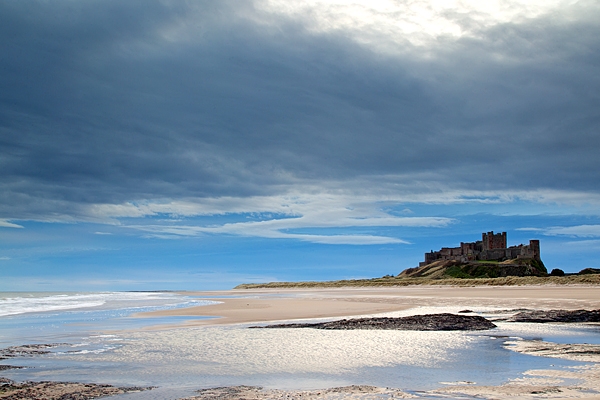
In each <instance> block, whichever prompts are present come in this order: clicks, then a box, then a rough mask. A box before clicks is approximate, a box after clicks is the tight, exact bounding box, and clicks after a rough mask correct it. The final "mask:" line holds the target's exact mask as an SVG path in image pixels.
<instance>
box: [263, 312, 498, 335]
mask: <svg viewBox="0 0 600 400" xmlns="http://www.w3.org/2000/svg"><path fill="white" fill-rule="evenodd" d="M495 327H496V325H495V324H493V323H492V322H490V321H488V320H487V319H485V318H483V317H481V316H478V315H456V314H448V313H443V314H427V315H413V316H409V317H402V318H391V317H374V318H355V319H341V320H337V321H329V322H316V323H295V324H276V325H266V326H253V327H251V328H314V329H331V330H334V329H335V330H350V329H386V330H406V331H479V330H486V329H492V328H495Z"/></svg>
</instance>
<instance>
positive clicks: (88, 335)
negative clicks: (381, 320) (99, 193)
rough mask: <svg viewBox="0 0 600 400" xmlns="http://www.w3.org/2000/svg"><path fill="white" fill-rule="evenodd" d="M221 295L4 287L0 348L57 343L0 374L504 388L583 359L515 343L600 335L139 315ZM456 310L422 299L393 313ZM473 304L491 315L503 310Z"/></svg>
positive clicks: (508, 327)
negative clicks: (263, 325)
mask: <svg viewBox="0 0 600 400" xmlns="http://www.w3.org/2000/svg"><path fill="white" fill-rule="evenodd" d="M288 296H289V295H288ZM239 297H243V296H239ZM219 299H220V298H219V297H215V296H204V297H200V296H195V295H192V294H186V293H175V292H98V293H72V292H68V293H67V292H65V293H48V292H44V293H33V292H32V293H25V292H15V293H8V292H3V293H0V348H2V349H6V348H10V347H12V346H21V345H35V344H53V345H54V346H53V347H51V348H48V349H47V350H48V351H49V352H48V353H45V354H40V355H34V356H27V355H23V356H18V357H11V358H7V359H4V360H0V364H3V365H11V366H18V367H23V368H20V369H7V370H3V371H1V372H0V376H2V377H5V378H8V379H12V380H15V381H25V380H32V381H42V380H45V381H48V380H53V381H78V382H90V383H102V384H111V385H116V386H152V387H155V389H153V390H150V391H146V392H139V393H131V394H125V395H118V396H113V397H111V398H114V399H124V400H149V399H152V400H155V399H167V400H171V399H180V398H183V397H186V396H192V395H193V394H194V393H195V391H196V390H198V389H202V388H208V387H217V386H233V385H253V386H261V387H265V388H278V389H322V388H329V387H339V386H347V385H357V384H360V385H373V386H382V387H394V388H399V389H402V390H405V391H407V392H409V393H412V394H414V395H415V396H418V397H423V398H435V396H434V395H431V394H429V393H428V391H429V390H432V389H436V388H439V387H443V386H446V385H456V384H478V385H499V384H502V383H506V382H508V381H510V380H518V379H521V378H522V377H523V374H524V373H525V372H526V371H528V370H541V369H572V368H579V367H582V366H584V365H585V363H581V362H574V361H568V360H561V359H556V358H545V357H535V356H530V355H524V354H520V353H517V352H515V351H512V350H510V346H508V345H507V342H509V341H514V340H545V341H550V342H556V343H591V344H600V327H598V326H597V325H596V326H591V325H558V324H526V323H521V324H515V323H512V324H511V323H506V322H498V323H497V325H498V328H496V329H493V330H490V331H480V332H411V331H364V330H355V331H325V330H316V329H248V327H249V325H244V324H240V325H231V326H210V325H208V326H194V327H184V328H173V326H174V325H177V324H183V323H185V322H188V321H192V320H198V319H207V318H211V317H202V316H200V317H157V318H139V317H138V316H135V317H134V315H136V314H138V313H141V312H145V311H154V310H167V309H176V308H183V307H195V306H203V305H209V304H214V303H218V302H219ZM458 311H460V310H459V309H455V308H453V307H419V308H416V309H411V310H406V311H402V312H395V313H388V314H386V315H388V316H405V315H410V314H428V313H437V312H458ZM474 311H476V312H477V313H480V314H481V315H485V316H486V317H492V318H493V317H498V316H499V315H501V314H502V312H504V311H502V310H495V309H493V308H482V309H475V310H474ZM465 398H467V397H465Z"/></svg>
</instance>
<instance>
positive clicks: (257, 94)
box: [0, 0, 600, 218]
mask: <svg viewBox="0 0 600 400" xmlns="http://www.w3.org/2000/svg"><path fill="white" fill-rule="evenodd" d="M569 12H570V13H571V14H569V15H567V16H566V17H565V18H562V17H561V16H560V15H558V16H557V15H549V16H542V17H539V18H533V19H531V20H525V21H519V22H513V23H504V24H499V25H495V26H493V27H481V28H478V30H477V31H476V33H477V35H474V36H470V37H463V38H461V39H458V40H449V39H448V40H447V41H446V42H444V41H438V42H437V43H436V44H431V45H430V46H429V48H428V49H426V50H424V49H422V48H419V47H418V46H416V47H411V45H409V44H404V45H402V49H401V51H400V52H399V53H398V54H379V53H378V52H377V51H376V50H374V49H370V48H368V47H366V46H364V45H361V44H358V43H356V42H355V41H353V40H351V38H350V37H349V36H347V35H345V34H344V33H343V32H339V31H338V32H333V33H331V32H330V33H320V34H317V33H314V32H312V33H309V32H308V31H307V30H306V29H305V28H304V26H303V24H302V22H301V21H298V20H292V19H291V18H287V19H286V18H284V17H279V18H278V19H277V20H275V16H269V15H266V14H264V13H263V12H261V11H258V10H256V9H254V8H253V7H252V4H251V3H240V2H233V3H232V4H229V3H227V2H218V3H215V2H205V3H199V2H191V3H187V2H158V1H155V2H153V1H143V2H141V1H140V2H138V1H125V2H123V1H86V2H76V1H66V0H65V1H55V2H49V3H46V2H33V1H12V2H11V1H7V2H2V3H1V4H0V35H1V36H0V39H1V41H2V43H3V46H4V47H3V51H2V52H1V53H0V71H1V76H0V151H1V153H0V154H1V158H0V168H1V170H2V175H1V176H0V187H1V188H2V190H1V192H2V194H1V195H0V200H1V201H0V204H1V205H2V206H1V208H0V212H1V215H0V218H19V217H24V216H28V217H33V216H35V215H38V216H41V215H43V214H47V215H50V214H52V213H54V212H57V213H67V214H68V213H69V211H68V210H65V209H61V210H58V209H57V208H68V207H73V204H81V203H83V204H95V203H121V202H125V201H132V200H142V199H169V198H170V199H175V198H189V197H213V196H249V195H268V194H273V193H277V191H278V190H281V189H280V187H281V186H282V185H283V186H286V187H287V186H289V185H293V184H295V183H298V182H303V183H306V182H310V183H313V184H315V185H318V184H319V182H322V181H329V182H332V181H336V182H342V183H343V182H345V181H347V182H351V181H352V180H354V179H356V178H359V177H364V176H371V177H372V181H373V183H374V184H376V183H377V181H378V179H379V178H378V177H379V176H386V177H388V178H386V179H389V177H390V176H394V175H398V176H399V177H404V178H398V179H399V180H400V179H408V180H410V178H406V177H410V176H414V177H415V178H414V179H423V178H422V177H424V176H427V177H428V178H427V179H429V180H430V183H431V185H433V186H436V185H452V186H455V187H458V188H465V189H471V190H473V189H482V190H487V189H502V190H510V189H514V190H522V189H528V188H529V189H561V190H580V191H581V190H583V191H594V192H597V191H598V190H599V189H600V187H598V184H597V182H599V181H600V165H599V164H600V158H598V157H597V153H598V150H599V149H600V143H599V141H600V135H599V132H598V127H599V126H600V125H599V123H600V113H599V111H598V110H600V100H599V96H598V93H600V73H599V70H598V68H599V67H598V66H599V65H600V59H599V57H600V56H599V54H598V52H597V51H595V49H597V48H598V47H599V46H598V45H599V44H600V43H599V42H600V39H599V37H600V35H598V33H599V29H598V28H599V26H598V25H599V24H600V23H599V22H598V21H600V18H598V17H599V16H600V12H599V10H598V7H597V6H596V5H594V4H592V3H579V4H578V5H575V6H573V7H572V8H570V9H569ZM456 18H464V16H456ZM462 23H464V24H469V23H470V22H469V21H468V20H467V19H465V20H464V21H462ZM425 52H428V53H429V54H432V56H428V57H425V56H424V54H422V53H425ZM399 183H406V182H404V181H402V182H399Z"/></svg>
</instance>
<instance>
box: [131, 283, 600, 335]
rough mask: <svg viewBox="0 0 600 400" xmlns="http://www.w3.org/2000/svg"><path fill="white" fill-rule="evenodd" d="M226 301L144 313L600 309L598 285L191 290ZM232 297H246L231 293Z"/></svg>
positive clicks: (275, 317)
mask: <svg viewBox="0 0 600 400" xmlns="http://www.w3.org/2000/svg"><path fill="white" fill-rule="evenodd" d="M186 294H189V295H196V296H210V297H211V298H213V299H214V300H216V301H219V302H221V303H220V304H215V305H209V306H201V307H190V308H184V309H176V310H165V311H155V312H151V313H142V314H138V316H140V317H147V316H201V315H203V316H213V317H217V318H214V319H209V320H202V321H193V322H189V323H187V324H186V325H188V326H189V325H222V324H237V323H249V322H256V323H260V322H269V321H280V320H293V319H309V318H332V317H348V316H355V315H365V314H379V313H384V312H391V311H401V310H408V309H411V308H416V307H424V306H427V307H436V306H464V307H467V308H468V307H472V306H478V307H504V308H532V309H567V310H575V309H580V308H585V309H598V308H600V288H599V287H597V286H502V287H493V286H492V287H488V286H486V287H422V286H413V287H398V288H390V287H385V288H368V289H361V288H358V289H357V288H341V289H285V290H282V289H272V290H269V289H249V290H231V291H222V292H186ZM228 296H244V298H231V297H228Z"/></svg>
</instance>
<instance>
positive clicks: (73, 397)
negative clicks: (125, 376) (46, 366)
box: [0, 378, 151, 400]
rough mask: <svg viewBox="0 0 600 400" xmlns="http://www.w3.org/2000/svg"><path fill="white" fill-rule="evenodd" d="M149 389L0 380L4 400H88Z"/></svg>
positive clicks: (75, 383)
mask: <svg viewBox="0 0 600 400" xmlns="http://www.w3.org/2000/svg"><path fill="white" fill-rule="evenodd" d="M149 389H151V388H147V387H115V386H110V385H98V384H95V383H78V382H14V381H12V380H10V379H6V378H0V393H1V396H0V397H2V399H3V400H17V399H31V400H38V399H39V400H42V399H43V400H67V399H68V400H88V399H96V398H98V397H105V396H114V395H117V394H125V393H133V392H140V391H143V390H149Z"/></svg>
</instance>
